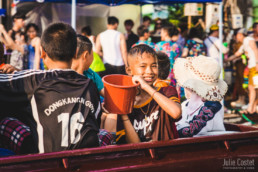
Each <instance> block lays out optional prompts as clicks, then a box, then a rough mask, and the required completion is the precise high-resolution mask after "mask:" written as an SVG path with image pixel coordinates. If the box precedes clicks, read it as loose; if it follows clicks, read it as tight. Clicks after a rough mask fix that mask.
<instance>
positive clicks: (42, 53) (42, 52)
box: [40, 47, 47, 59]
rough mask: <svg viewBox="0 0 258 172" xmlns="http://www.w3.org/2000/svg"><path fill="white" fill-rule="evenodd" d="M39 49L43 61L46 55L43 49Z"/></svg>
mask: <svg viewBox="0 0 258 172" xmlns="http://www.w3.org/2000/svg"><path fill="white" fill-rule="evenodd" d="M40 49H41V57H40V58H42V59H45V58H46V56H47V53H46V52H45V51H44V49H43V48H42V47H40Z"/></svg>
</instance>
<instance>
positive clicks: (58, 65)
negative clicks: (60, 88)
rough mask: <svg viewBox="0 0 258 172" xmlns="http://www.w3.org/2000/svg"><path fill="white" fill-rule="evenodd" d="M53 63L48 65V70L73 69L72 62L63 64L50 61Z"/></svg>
mask: <svg viewBox="0 0 258 172" xmlns="http://www.w3.org/2000/svg"><path fill="white" fill-rule="evenodd" d="M49 61H51V62H50V63H48V64H47V67H48V69H71V66H72V61H71V62H62V61H53V60H52V59H49Z"/></svg>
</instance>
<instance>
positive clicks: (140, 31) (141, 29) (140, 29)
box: [137, 25, 149, 37]
mask: <svg viewBox="0 0 258 172" xmlns="http://www.w3.org/2000/svg"><path fill="white" fill-rule="evenodd" d="M145 33H149V30H148V29H145V26H143V25H142V26H139V27H138V29H137V34H138V36H139V37H141V36H144V34H145Z"/></svg>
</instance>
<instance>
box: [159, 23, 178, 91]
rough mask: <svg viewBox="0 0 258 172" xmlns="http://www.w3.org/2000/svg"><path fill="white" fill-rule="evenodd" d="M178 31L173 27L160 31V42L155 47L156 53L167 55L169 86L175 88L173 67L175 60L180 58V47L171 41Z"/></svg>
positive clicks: (163, 28) (166, 27)
mask: <svg viewBox="0 0 258 172" xmlns="http://www.w3.org/2000/svg"><path fill="white" fill-rule="evenodd" d="M178 33H179V31H178V29H177V28H176V27H175V26H174V25H171V26H165V27H162V29H161V41H160V42H158V43H157V44H156V46H155V50H156V51H162V52H164V53H166V54H167V56H168V57H169V60H170V74H169V78H170V79H171V82H172V83H171V84H172V85H173V86H175V84H176V81H175V79H174V72H173V66H174V62H175V60H176V58H178V57H181V54H182V52H181V48H180V46H179V45H178V44H177V43H176V42H174V41H172V40H171V38H172V37H173V36H174V35H178Z"/></svg>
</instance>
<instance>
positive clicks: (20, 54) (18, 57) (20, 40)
mask: <svg viewBox="0 0 258 172" xmlns="http://www.w3.org/2000/svg"><path fill="white" fill-rule="evenodd" d="M0 34H1V35H3V37H1V41H2V42H3V43H4V45H5V46H6V47H9V48H10V49H11V50H12V52H11V57H10V64H11V65H12V66H14V67H15V68H17V69H20V70H22V69H24V58H25V57H26V56H27V53H28V46H27V44H26V42H25V35H24V33H22V32H21V33H17V34H16V37H17V38H16V40H15V41H14V40H13V39H12V38H11V37H10V36H9V34H8V33H7V32H6V30H5V28H4V26H3V25H2V24H0Z"/></svg>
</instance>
